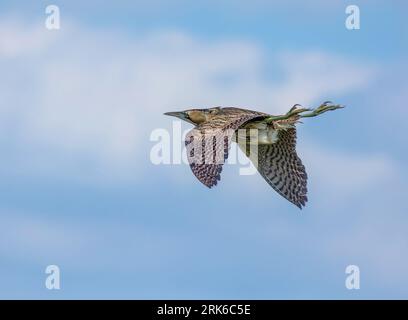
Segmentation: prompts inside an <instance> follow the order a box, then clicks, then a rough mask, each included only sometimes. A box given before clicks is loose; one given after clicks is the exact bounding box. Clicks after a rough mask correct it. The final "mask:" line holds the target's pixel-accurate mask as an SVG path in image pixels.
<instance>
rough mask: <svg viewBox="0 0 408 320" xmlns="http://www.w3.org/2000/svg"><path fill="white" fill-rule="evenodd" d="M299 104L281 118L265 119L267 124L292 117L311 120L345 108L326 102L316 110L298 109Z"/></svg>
mask: <svg viewBox="0 0 408 320" xmlns="http://www.w3.org/2000/svg"><path fill="white" fill-rule="evenodd" d="M298 106H300V105H299V104H296V105H294V106H293V107H292V108H291V109H290V110H289V111H288V112H287V113H286V114H284V115H280V116H271V117H268V118H267V119H265V122H266V123H271V122H274V121H277V120H286V119H289V118H291V117H294V116H297V117H298V119H299V118H310V117H316V116H318V115H319V114H322V113H324V112H326V111H331V110H336V109H341V108H344V106H342V105H339V104H336V105H334V104H332V103H331V102H330V101H326V102H324V103H323V104H322V105H320V106H319V107H317V108H316V109H308V108H298ZM306 111H310V112H309V113H305V112H306Z"/></svg>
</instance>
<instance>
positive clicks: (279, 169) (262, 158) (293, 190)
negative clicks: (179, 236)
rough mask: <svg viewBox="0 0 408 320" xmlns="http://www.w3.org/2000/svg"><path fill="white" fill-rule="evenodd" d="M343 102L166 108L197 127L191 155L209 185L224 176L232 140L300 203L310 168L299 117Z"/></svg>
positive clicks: (288, 196)
mask: <svg viewBox="0 0 408 320" xmlns="http://www.w3.org/2000/svg"><path fill="white" fill-rule="evenodd" d="M339 108H343V106H341V105H334V104H332V103H331V102H329V101H327V102H325V103H323V104H322V105H320V106H319V107H318V108H316V109H314V110H312V109H306V108H302V107H301V106H300V105H298V104H296V105H294V106H293V107H292V108H291V109H290V110H289V111H288V112H287V113H286V114H284V115H280V116H273V115H270V114H267V113H263V112H258V111H252V110H247V109H240V108H222V107H215V108H209V109H190V110H185V111H180V112H167V113H165V115H168V116H174V117H177V118H180V119H182V120H185V121H187V122H189V123H191V124H193V125H194V126H195V127H194V129H192V130H191V131H190V132H189V133H188V134H187V136H186V141H185V144H186V149H187V157H188V160H189V163H190V167H191V170H192V171H193V173H194V175H195V176H196V177H197V178H198V180H200V181H201V182H202V183H203V184H204V185H206V186H207V187H209V188H211V187H212V186H215V185H216V184H217V181H219V180H220V174H221V171H222V165H223V164H224V162H225V160H226V159H227V158H228V151H229V148H230V145H231V142H232V141H234V142H236V143H238V145H239V147H240V149H241V150H242V151H243V152H244V153H245V154H246V155H247V156H248V157H249V158H250V159H251V161H252V162H253V164H254V165H255V167H256V168H257V170H258V172H259V173H260V174H261V175H262V177H263V178H264V179H265V180H266V182H267V183H268V184H269V185H270V186H271V187H272V188H273V189H275V190H276V191H277V192H278V193H279V194H280V195H281V196H283V197H285V198H286V199H287V200H289V201H290V202H292V203H293V204H295V205H296V206H298V207H299V208H300V209H302V206H305V204H306V202H307V174H306V170H305V167H304V165H303V164H302V161H301V160H300V158H299V157H298V155H297V154H296V127H295V125H296V123H298V122H299V119H300V118H308V117H315V116H317V115H319V114H322V113H324V112H326V111H330V110H336V109H339Z"/></svg>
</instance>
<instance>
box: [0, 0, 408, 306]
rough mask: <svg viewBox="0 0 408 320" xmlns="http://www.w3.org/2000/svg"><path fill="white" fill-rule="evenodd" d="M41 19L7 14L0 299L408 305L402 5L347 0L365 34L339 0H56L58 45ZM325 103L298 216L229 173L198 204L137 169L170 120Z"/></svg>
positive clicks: (2, 36)
mask: <svg viewBox="0 0 408 320" xmlns="http://www.w3.org/2000/svg"><path fill="white" fill-rule="evenodd" d="M49 4H51V3H50V2H49V1H35V2H34V1H32V2H30V3H29V4H27V3H26V1H2V2H1V4H0V150H1V157H0V164H1V165H0V261H1V262H0V297H1V298H40V299H43V298H47V299H48V298H50V299H58V298H79V299H81V298H115V299H116V298H126V299H130V298H136V299H137V298H144V299H146V298H152V299H159V298H162V299H163V298H169V299H170V298H172V299H179V298H184V299H195V298H202V299H206V298H208V299H211V298H213V299H218V298H223V299H238V298H241V299H283V298H285V299H287V298H294V299H302V298H303V299H314V298H322V299H328V298H341V299H363V298H408V271H407V270H408V256H407V248H408V233H407V230H408V205H407V202H406V196H407V189H408V182H407V179H408V172H407V170H406V168H405V164H406V163H407V161H408V152H407V148H406V146H407V142H408V138H407V135H406V122H405V121H406V120H405V118H404V117H405V116H406V115H407V107H406V101H407V100H408V96H407V92H408V87H407V81H406V74H407V71H408V64H407V52H408V41H407V40H408V39H407V38H408V37H407V31H408V30H407V26H408V23H407V20H406V10H407V9H408V6H407V4H406V3H405V2H403V1H394V2H393V3H392V4H390V3H389V2H388V1H385V0H384V1H352V4H355V5H358V6H359V8H360V15H361V17H360V24H361V25H360V27H361V29H359V30H348V29H347V28H346V27H345V20H346V18H347V15H346V13H345V9H346V7H347V5H349V4H351V3H350V2H349V1H347V2H345V1H340V0H338V1H330V3H329V2H328V1H322V0H315V1H308V2H307V4H306V3H305V2H303V1H262V0H258V1H251V2H249V1H212V0H210V1H205V2H199V1H196V2H194V3H193V2H191V1H177V0H176V1H163V0H155V1H126V0H124V1H111V4H106V2H105V4H102V3H101V2H99V1H87V2H86V4H84V3H83V1H54V2H52V4H55V5H57V6H58V7H59V9H60V18H61V21H60V29H59V30H48V29H47V28H46V27H45V20H46V18H47V15H46V13H45V8H46V6H47V5H49ZM325 100H332V101H335V102H338V103H341V104H344V105H346V106H347V108H346V109H343V110H341V111H336V112H333V113H327V114H325V115H323V116H321V117H318V118H313V119H306V120H305V121H304V124H302V125H300V127H299V129H298V135H299V139H298V152H299V155H300V157H301V158H302V160H303V162H304V163H305V165H306V168H307V171H308V174H309V203H308V204H307V206H306V208H304V209H303V210H302V211H300V210H299V209H298V208H297V207H295V206H293V205H291V204H290V203H289V202H287V201H286V200H285V199H283V198H281V197H280V196H279V195H277V194H276V193H275V192H274V191H273V190H272V189H271V188H270V187H269V186H268V185H267V184H266V183H265V181H263V179H262V178H261V177H260V176H258V175H240V174H239V168H240V166H239V165H226V166H225V168H224V171H223V176H222V181H221V183H220V184H219V185H218V186H217V187H216V188H214V189H211V190H209V189H206V188H205V187H204V186H203V185H201V184H200V183H199V182H198V181H196V179H195V177H194V176H193V175H192V174H191V172H190V169H189V167H188V166H186V165H184V164H172V165H155V164H153V163H152V162H151V160H150V152H151V149H152V147H153V146H154V145H155V144H156V142H154V141H151V133H152V132H153V131H154V130H155V129H166V130H168V131H169V132H171V130H172V128H173V125H176V126H177V125H178V124H177V123H173V119H171V118H168V117H165V116H163V115H162V114H163V112H165V111H175V110H181V109H186V108H188V107H210V106H217V105H221V106H239V107H247V108H251V109H256V110H259V111H264V112H268V113H271V114H280V113H283V112H286V111H287V110H288V109H289V108H290V107H291V106H292V105H293V104H295V103H300V104H302V105H304V106H309V107H315V106H318V105H319V104H320V103H321V102H323V101H325ZM182 128H183V130H184V129H188V128H189V126H188V124H183V125H182ZM179 142H180V141H179V140H177V139H174V140H173V139H172V143H179ZM48 265H57V266H59V268H60V272H61V289H60V290H52V291H51V290H48V289H46V287H45V285H44V283H45V279H46V276H47V275H46V274H45V268H46V267H47V266H48ZM348 265H357V266H359V268H360V276H361V279H360V289H359V290H348V289H347V288H346V287H345V279H346V274H345V269H346V267H347V266H348Z"/></svg>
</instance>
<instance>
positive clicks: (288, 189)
mask: <svg viewBox="0 0 408 320" xmlns="http://www.w3.org/2000/svg"><path fill="white" fill-rule="evenodd" d="M240 148H241V149H244V146H243V145H242V144H240ZM246 148H247V150H243V151H244V152H245V153H246V154H247V155H248V156H249V157H250V159H251V160H252V162H253V163H254V165H255V166H256V167H257V169H258V171H259V173H260V174H261V175H262V177H263V178H264V179H265V180H266V182H268V184H269V185H270V186H271V187H272V188H273V189H275V190H276V191H277V192H278V193H279V194H280V195H281V196H283V197H284V198H286V199H287V200H289V201H290V202H292V203H293V204H295V205H296V206H298V207H299V208H300V209H302V206H305V204H306V202H307V196H306V194H307V174H306V170H305V166H304V165H303V164H302V161H301V160H300V158H299V157H298V155H297V154H296V129H295V128H290V129H287V130H280V131H279V133H278V141H277V142H275V143H274V144H268V145H258V146H257V148H258V152H257V154H256V155H257V158H256V155H255V157H253V156H251V155H250V154H249V153H248V147H246ZM255 148H256V147H255Z"/></svg>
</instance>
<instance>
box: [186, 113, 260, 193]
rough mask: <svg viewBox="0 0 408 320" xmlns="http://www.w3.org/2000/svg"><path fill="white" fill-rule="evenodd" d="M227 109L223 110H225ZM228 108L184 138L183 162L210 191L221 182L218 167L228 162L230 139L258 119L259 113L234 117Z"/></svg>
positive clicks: (220, 169)
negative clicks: (186, 162)
mask: <svg viewBox="0 0 408 320" xmlns="http://www.w3.org/2000/svg"><path fill="white" fill-rule="evenodd" d="M226 109H227V108H226ZM234 110H235V109H233V108H231V112H230V114H228V117H226V116H225V114H223V115H220V116H215V117H214V118H213V119H211V121H208V122H204V123H202V124H200V125H198V126H197V127H195V128H194V129H192V130H191V131H189V132H188V133H187V135H186V140H185V144H186V149H187V158H188V161H189V163H190V168H191V170H192V171H193V173H194V175H195V176H196V177H197V179H198V180H200V181H201V182H202V183H203V184H204V185H206V186H207V187H209V188H211V187H212V186H215V185H216V184H217V182H218V181H219V180H220V179H221V171H222V165H223V164H224V162H225V160H226V159H227V158H228V152H229V149H230V146H231V140H232V136H233V134H234V132H235V130H237V129H238V128H239V127H240V126H241V125H243V124H244V123H246V122H248V121H250V120H252V119H254V118H257V117H260V116H262V113H257V112H248V113H246V114H242V112H241V114H238V113H237V114H235V112H234Z"/></svg>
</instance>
